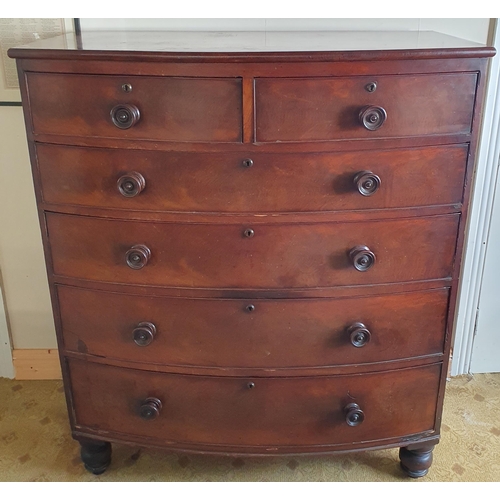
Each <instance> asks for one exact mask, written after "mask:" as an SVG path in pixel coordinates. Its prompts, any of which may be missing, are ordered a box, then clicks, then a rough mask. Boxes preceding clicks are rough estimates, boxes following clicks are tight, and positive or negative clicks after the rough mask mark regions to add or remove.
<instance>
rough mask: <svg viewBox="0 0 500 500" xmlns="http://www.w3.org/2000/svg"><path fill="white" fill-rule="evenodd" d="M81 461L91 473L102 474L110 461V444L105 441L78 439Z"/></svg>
mask: <svg viewBox="0 0 500 500" xmlns="http://www.w3.org/2000/svg"><path fill="white" fill-rule="evenodd" d="M80 445H81V448H82V449H81V453H80V456H81V458H82V462H83V464H84V465H85V468H86V469H87V470H88V471H89V472H92V474H95V475H98V474H102V473H103V472H104V471H105V470H106V469H107V468H108V466H109V464H110V463H111V444H110V443H108V442H107V441H93V440H90V439H88V440H85V441H83V440H82V441H80Z"/></svg>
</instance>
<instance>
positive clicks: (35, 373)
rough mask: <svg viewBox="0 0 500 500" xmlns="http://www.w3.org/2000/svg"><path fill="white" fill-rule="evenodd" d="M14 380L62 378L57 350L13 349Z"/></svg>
mask: <svg viewBox="0 0 500 500" xmlns="http://www.w3.org/2000/svg"><path fill="white" fill-rule="evenodd" d="M12 361H13V363H14V373H15V375H14V378H15V379H16V380H58V379H61V378H62V374H61V365H60V364H59V353H58V351H57V349H14V351H13V352H12Z"/></svg>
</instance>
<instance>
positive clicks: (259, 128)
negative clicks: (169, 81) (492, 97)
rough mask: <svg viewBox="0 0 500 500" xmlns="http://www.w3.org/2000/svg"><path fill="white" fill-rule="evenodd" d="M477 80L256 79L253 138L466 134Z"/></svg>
mask: <svg viewBox="0 0 500 500" xmlns="http://www.w3.org/2000/svg"><path fill="white" fill-rule="evenodd" d="M476 84H477V74H476V73H455V74H454V73H448V74H446V73H443V74H435V75H382V76H373V77H370V76H362V77H345V78H344V77H336V78H257V79H256V81H255V115H256V136H257V141H258V142H278V141H280V142H283V141H298V142H302V141H326V140H337V139H369V138H382V137H405V136H429V135H436V134H453V133H454V134H467V133H470V131H471V126H472V114H473V111H474V100H475V95H476ZM363 123H365V125H363Z"/></svg>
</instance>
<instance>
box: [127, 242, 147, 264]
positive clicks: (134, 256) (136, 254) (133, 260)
mask: <svg viewBox="0 0 500 500" xmlns="http://www.w3.org/2000/svg"><path fill="white" fill-rule="evenodd" d="M150 257H151V250H150V249H149V248H148V247H147V246H146V245H134V246H133V247H132V248H130V249H129V250H127V253H126V254H125V260H126V262H127V266H128V267H130V268H131V269H142V268H143V267H144V266H145V265H146V264H147V263H148V262H149V259H150Z"/></svg>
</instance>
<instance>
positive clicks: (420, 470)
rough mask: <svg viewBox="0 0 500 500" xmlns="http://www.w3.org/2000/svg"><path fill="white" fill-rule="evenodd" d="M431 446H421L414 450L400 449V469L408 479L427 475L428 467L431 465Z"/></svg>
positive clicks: (432, 447)
mask: <svg viewBox="0 0 500 500" xmlns="http://www.w3.org/2000/svg"><path fill="white" fill-rule="evenodd" d="M433 449H434V445H432V446H422V447H421V448H417V449H415V450H413V449H412V450H409V449H408V448H400V450H399V459H400V460H401V468H402V469H403V470H404V471H405V472H406V474H408V476H410V477H422V476H425V475H426V474H427V472H428V471H429V467H430V466H431V464H432V450H433Z"/></svg>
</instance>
